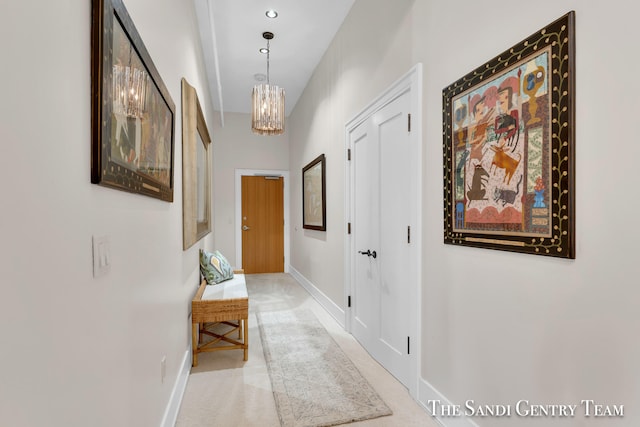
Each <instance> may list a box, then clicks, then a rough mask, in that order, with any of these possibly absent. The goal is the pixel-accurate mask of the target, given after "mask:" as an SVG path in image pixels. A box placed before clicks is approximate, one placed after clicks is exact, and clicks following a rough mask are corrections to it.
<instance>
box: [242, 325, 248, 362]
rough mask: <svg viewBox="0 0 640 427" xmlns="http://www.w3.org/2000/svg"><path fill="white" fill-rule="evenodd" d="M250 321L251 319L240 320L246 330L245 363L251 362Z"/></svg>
mask: <svg viewBox="0 0 640 427" xmlns="http://www.w3.org/2000/svg"><path fill="white" fill-rule="evenodd" d="M248 320H249V319H242V320H240V322H241V324H242V325H243V329H244V361H245V362H246V361H247V360H249V325H248V324H247V321H248Z"/></svg>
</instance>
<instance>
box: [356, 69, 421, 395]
mask: <svg viewBox="0 0 640 427" xmlns="http://www.w3.org/2000/svg"><path fill="white" fill-rule="evenodd" d="M407 91H410V92H411V95H410V103H411V132H410V136H409V139H410V144H411V148H410V150H411V155H410V164H409V165H408V166H409V168H410V176H411V179H410V182H411V188H410V194H412V195H413V197H412V198H411V199H412V204H411V245H412V246H413V247H414V248H415V250H414V251H413V252H412V256H411V260H410V266H411V267H410V269H411V277H412V280H411V285H412V286H410V289H409V292H411V295H410V298H409V299H408V300H409V301H412V302H413V305H412V306H411V307H408V309H409V310H410V318H411V320H410V322H409V333H410V336H411V337H412V339H411V352H410V354H409V358H410V363H411V368H410V369H411V375H410V377H411V380H410V384H408V385H407V386H408V389H409V393H410V394H411V396H413V397H414V398H415V399H417V398H418V387H419V383H420V360H421V359H420V353H421V352H420V348H421V344H420V341H421V339H420V332H421V327H420V323H421V316H422V311H421V308H422V303H421V298H422V295H421V283H422V64H420V63H418V64H416V65H415V66H414V67H413V68H411V70H409V72H407V73H406V74H405V75H404V76H403V77H401V78H400V79H398V80H397V81H396V82H395V83H393V84H392V85H391V86H389V88H387V89H386V90H385V91H384V92H383V93H382V94H380V95H379V96H378V97H376V99H375V100H374V101H372V102H371V103H370V104H369V105H368V106H367V107H366V108H365V109H364V110H362V111H361V112H360V113H359V114H357V115H356V116H355V117H354V118H353V119H351V120H350V121H349V122H347V124H346V126H345V146H346V148H347V150H352V149H353V147H352V146H351V142H350V133H351V132H352V131H353V130H355V129H356V128H357V127H358V126H359V125H360V124H362V123H363V122H365V121H366V120H368V119H369V118H370V117H371V116H373V114H374V113H376V112H377V111H378V110H380V109H381V108H382V107H384V106H385V105H387V104H388V103H390V102H391V101H393V100H394V99H396V98H397V97H398V96H400V95H402V94H403V93H405V92H407ZM353 186H354V178H353V170H352V166H351V163H350V162H349V161H346V162H345V203H344V206H345V222H344V223H345V228H347V227H348V224H349V223H351V221H352V212H354V205H353V204H354V197H353V196H352V194H353ZM345 231H346V232H345V236H346V237H345V240H344V253H345V259H344V264H345V269H344V284H345V285H344V301H345V304H344V306H345V307H346V309H345V326H346V330H347V331H349V332H351V328H352V325H351V317H352V316H351V312H350V308H349V307H348V298H349V295H352V292H353V289H354V287H355V284H354V280H355V278H354V271H353V265H355V260H354V257H355V252H356V249H355V247H354V246H353V245H354V242H353V241H354V240H355V239H353V238H352V236H351V235H350V234H348V230H345Z"/></svg>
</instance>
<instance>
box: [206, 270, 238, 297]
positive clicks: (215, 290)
mask: <svg viewBox="0 0 640 427" xmlns="http://www.w3.org/2000/svg"><path fill="white" fill-rule="evenodd" d="M248 297H249V295H248V294H247V285H246V282H245V280H244V274H235V275H234V276H233V279H230V280H227V281H225V282H222V283H219V284H217V285H214V286H207V287H205V289H204V293H203V294H202V298H201V299H202V300H225V299H235V298H248Z"/></svg>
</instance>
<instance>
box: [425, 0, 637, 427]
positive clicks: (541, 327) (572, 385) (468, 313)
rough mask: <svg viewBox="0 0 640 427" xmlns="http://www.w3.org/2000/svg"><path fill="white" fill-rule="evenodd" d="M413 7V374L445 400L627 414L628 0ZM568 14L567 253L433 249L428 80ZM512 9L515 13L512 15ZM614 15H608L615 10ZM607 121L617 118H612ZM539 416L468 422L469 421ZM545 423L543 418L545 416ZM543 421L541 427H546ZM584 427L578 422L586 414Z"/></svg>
mask: <svg viewBox="0 0 640 427" xmlns="http://www.w3.org/2000/svg"><path fill="white" fill-rule="evenodd" d="M464 6H465V7H460V5H459V4H455V3H449V2H430V1H420V2H416V8H415V11H414V15H413V17H414V24H413V28H414V38H413V49H414V53H415V55H416V59H417V60H420V61H423V62H424V63H425V64H426V67H425V98H424V99H425V104H424V105H425V111H426V115H425V129H424V130H425V151H424V156H425V158H424V169H425V171H427V172H426V176H425V183H424V184H425V193H426V194H434V195H437V197H433V198H426V199H425V203H424V207H423V212H424V213H425V218H424V242H425V243H426V246H425V250H424V253H425V259H424V269H425V270H424V271H425V283H424V284H423V286H424V288H423V289H424V299H423V307H424V310H425V312H424V315H423V325H424V331H425V334H424V337H423V338H424V339H423V342H422V344H423V352H424V358H423V376H424V378H426V379H427V380H428V381H429V382H430V383H431V384H432V385H434V386H435V387H436V388H437V389H439V390H440V391H441V392H443V393H444V394H445V395H446V396H448V397H449V398H450V399H452V400H454V401H455V402H458V403H460V402H464V401H465V400H466V399H475V400H476V401H482V402H488V403H492V402H493V403H502V402H506V403H514V399H515V400H516V401H517V399H530V400H532V401H534V402H540V403H579V402H580V401H581V400H582V399H595V400H597V401H600V402H602V403H605V404H606V403H608V404H626V405H627V406H626V407H627V412H626V416H625V418H624V419H623V420H606V419H605V420H603V419H600V420H599V422H597V421H598V420H593V419H591V420H585V418H584V417H582V416H577V417H576V418H575V419H566V420H564V421H562V424H561V425H563V426H564V425H566V426H569V425H570V426H581V425H586V424H584V423H585V422H586V421H592V422H593V423H594V424H598V425H606V426H618V425H620V426H622V425H625V426H631V425H638V424H639V423H640V414H639V411H638V409H639V408H640V406H638V402H640V391H639V389H638V378H639V377H640V365H638V363H637V361H638V360H639V356H640V345H639V344H638V340H637V339H635V336H636V335H637V331H638V330H639V326H640V311H638V310H637V301H638V299H639V298H640V288H638V286H637V284H638V279H637V277H638V273H639V272H640V269H639V267H638V262H637V260H636V258H637V256H636V255H637V253H638V249H637V246H636V242H637V239H638V238H639V237H640V233H639V231H638V227H635V226H634V225H633V224H634V222H633V218H634V216H633V212H636V211H637V209H638V207H639V206H640V203H639V200H638V198H636V197H634V196H633V191H634V190H633V189H634V188H635V187H636V186H637V185H638V184H639V183H640V180H639V179H638V175H637V174H636V173H635V170H636V162H637V158H638V155H639V154H640V148H639V146H638V144H637V143H636V141H635V138H634V137H633V133H634V132H633V131H632V130H631V128H630V127H629V126H628V125H625V124H631V123H634V122H635V121H636V120H637V111H638V105H637V100H636V99H635V97H634V96H632V95H631V94H635V93H637V90H638V88H639V86H640V84H639V82H638V79H637V78H636V76H635V71H636V70H637V68H638V65H640V61H639V60H638V58H637V57H636V56H634V55H631V54H630V53H632V52H635V51H636V50H637V49H636V40H638V37H640V30H639V28H638V25H637V23H636V19H635V18H634V16H635V15H637V13H638V12H639V11H640V7H639V6H638V5H637V3H636V2H633V1H626V0H614V1H609V2H606V3H603V2H574V1H568V0H561V1H558V0H544V1H540V2H537V3H535V7H524V6H523V8H522V9H521V10H520V9H519V10H518V13H513V9H511V8H508V7H504V2H502V1H497V0H489V1H486V2H482V3H469V4H465V5H464ZM572 9H574V10H575V11H576V23H577V26H576V37H577V38H576V46H577V52H576V94H575V97H576V98H575V99H576V169H577V173H576V218H577V221H576V236H577V237H576V241H577V252H576V260H575V261H567V260H557V259H549V258H546V257H536V256H531V255H521V254H513V253H502V252H496V251H490V250H481V249H471V248H461V247H452V246H444V245H442V243H441V242H442V237H441V236H442V209H443V204H442V198H441V196H440V195H441V193H442V177H441V169H442V147H441V140H442V126H441V109H442V101H441V99H442V88H443V87H445V86H446V85H448V84H450V83H452V82H454V81H455V80H457V79H458V78H459V77H462V76H463V75H465V74H466V73H467V72H469V71H471V70H473V69H474V68H475V67H477V66H479V65H481V64H482V63H483V62H485V61H486V60H489V59H491V58H493V57H494V56H495V55H497V54H499V53H500V52H502V51H503V50H505V49H507V48H509V47H511V46H512V45H514V44H516V43H518V42H519V41H521V40H523V39H524V38H525V37H528V36H529V35H530V34H532V33H534V32H536V31H537V30H539V29H540V28H542V27H544V26H545V25H547V24H548V23H551V22H552V21H554V20H555V19H557V18H559V17H560V16H562V15H564V14H565V13H566V12H568V11H569V10H572ZM525 11H526V13H525ZM621 12H622V13H621ZM613 123H619V125H614V124H613ZM540 421H541V420H536V419H531V418H529V419H523V418H519V419H512V420H509V421H507V420H502V422H499V420H494V419H482V420H478V421H477V422H478V424H479V425H481V426H482V427H485V426H497V425H510V426H511V425H516V424H517V425H518V426H529V425H531V426H536V425H541V423H540ZM548 422H551V420H548ZM546 423H547V420H545V421H543V422H542V424H545V425H546ZM588 425H591V423H588Z"/></svg>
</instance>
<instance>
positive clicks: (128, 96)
mask: <svg viewBox="0 0 640 427" xmlns="http://www.w3.org/2000/svg"><path fill="white" fill-rule="evenodd" d="M92 5H93V22H92V41H91V42H92V43H91V48H92V52H91V76H92V81H91V97H92V100H91V101H92V102H91V120H92V122H91V128H92V129H91V132H92V145H91V182H92V183H94V184H100V185H104V186H107V187H111V188H116V189H119V190H124V191H129V192H132V193H140V194H144V195H146V196H150V197H154V198H158V199H161V200H164V201H168V202H172V201H173V185H174V180H173V162H174V126H175V124H174V121H175V104H174V103H173V100H172V99H171V96H170V94H169V91H168V90H167V88H166V86H165V84H164V82H163V81H162V79H161V78H160V74H159V73H158V70H157V69H156V67H155V65H154V64H153V61H152V60H151V57H150V55H149V53H148V52H147V49H146V47H145V46H144V43H143V42H142V39H141V37H140V34H138V31H137V30H136V28H135V26H134V24H133V21H132V20H131V17H130V16H129V14H128V13H127V10H126V8H125V7H124V4H123V3H122V0H93V3H92Z"/></svg>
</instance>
